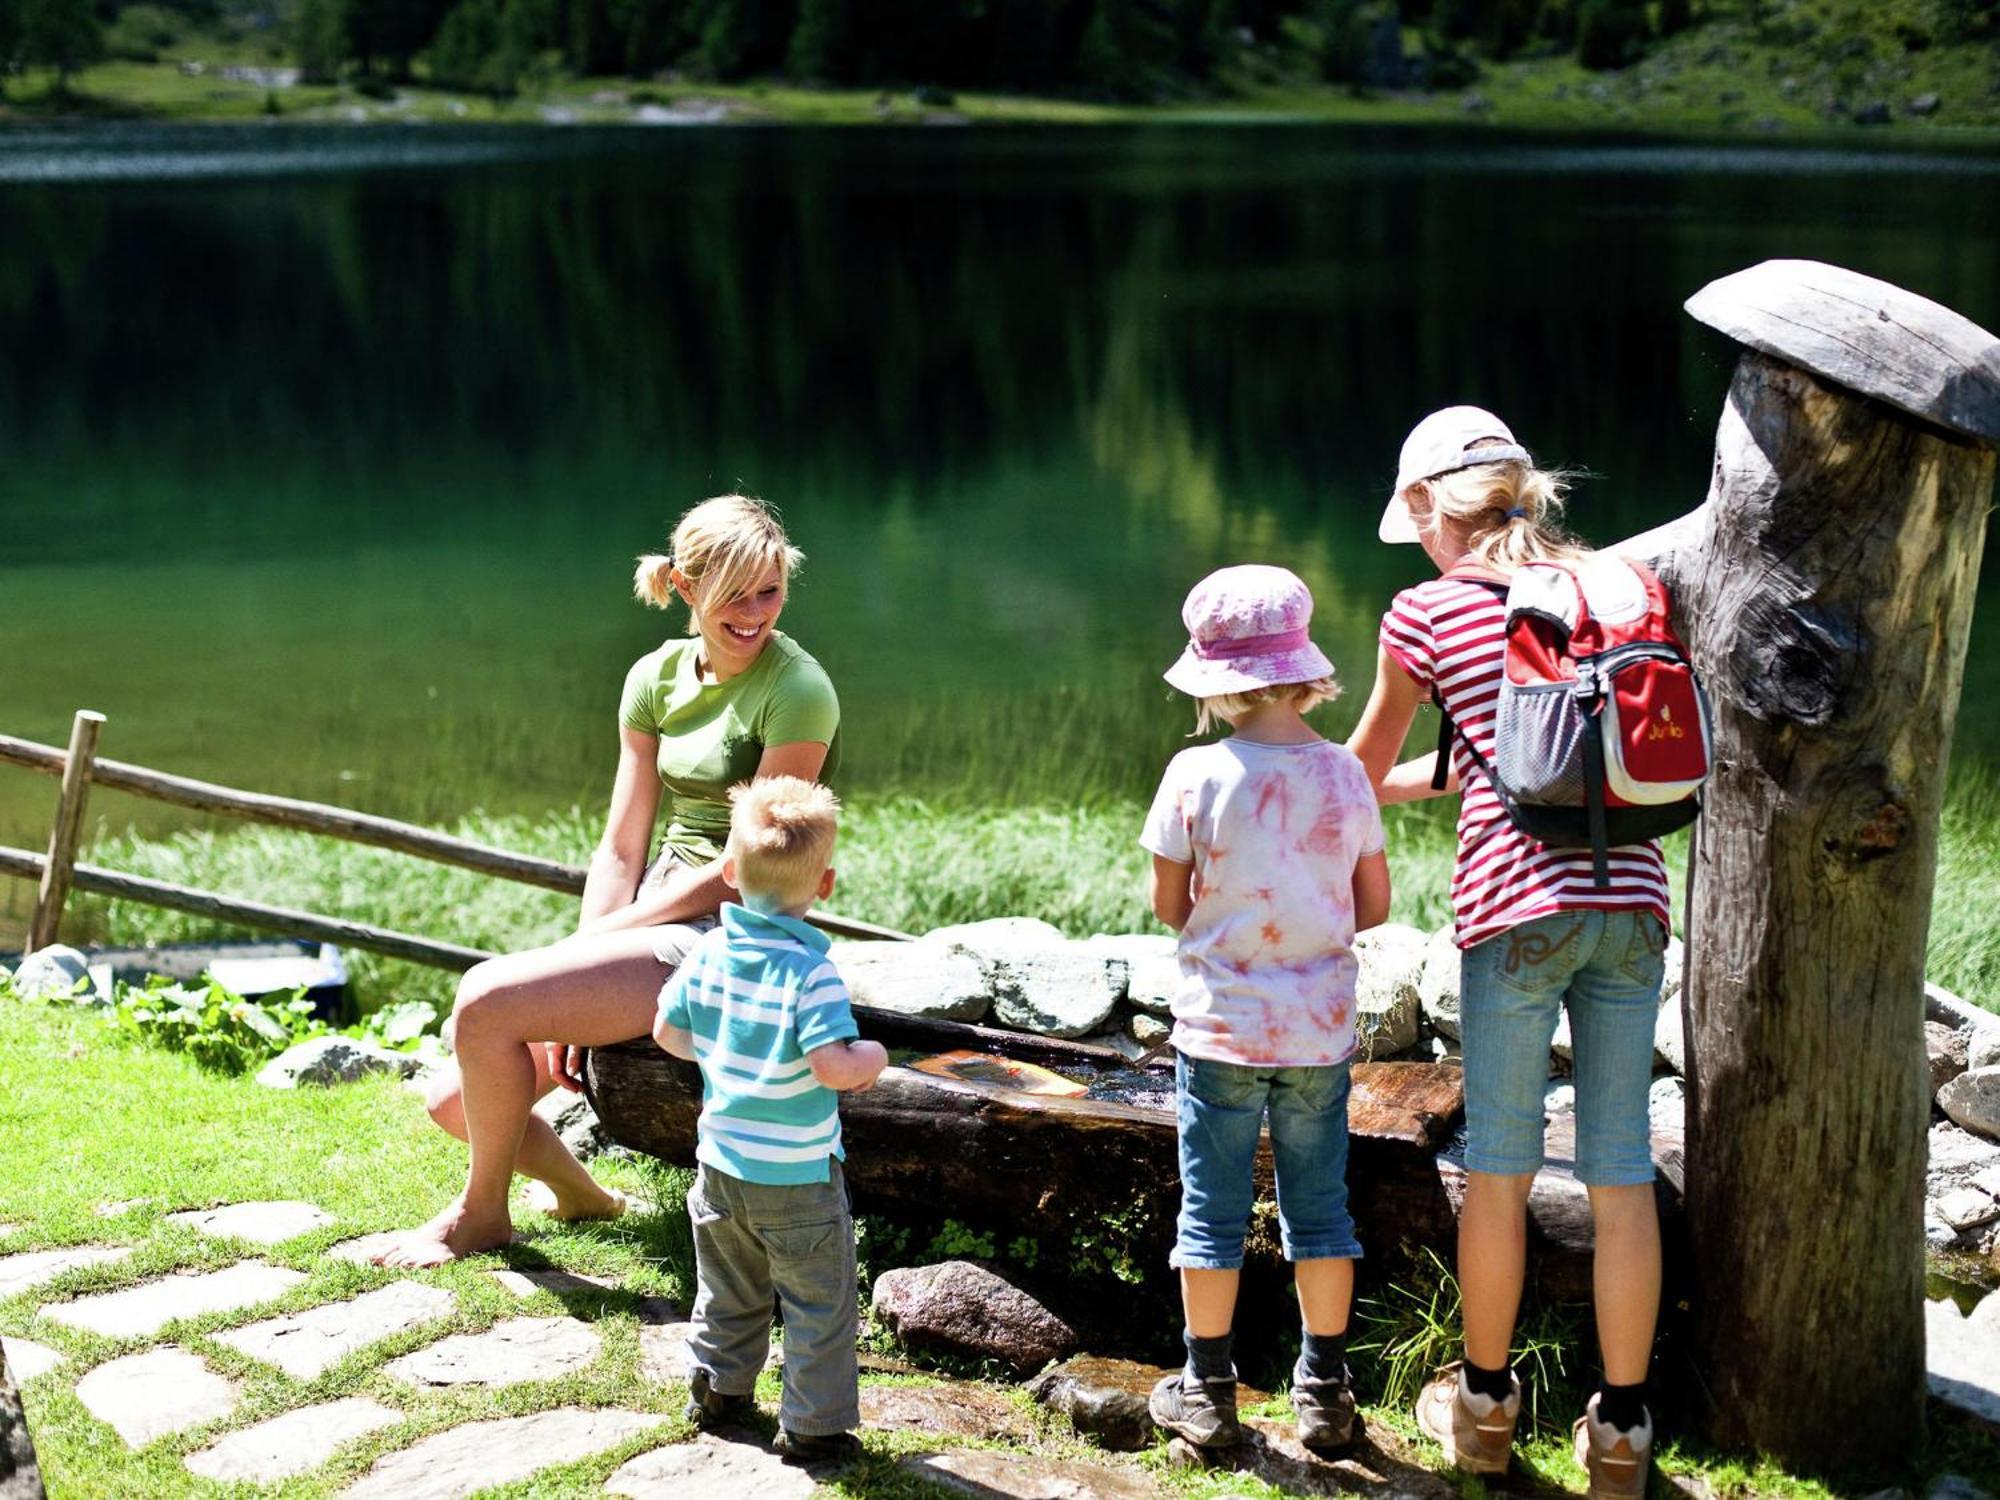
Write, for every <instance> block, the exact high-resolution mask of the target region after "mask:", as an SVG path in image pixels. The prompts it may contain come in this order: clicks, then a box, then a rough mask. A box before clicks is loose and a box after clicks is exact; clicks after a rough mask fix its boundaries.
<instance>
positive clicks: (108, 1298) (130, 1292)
mask: <svg viewBox="0 0 2000 1500" xmlns="http://www.w3.org/2000/svg"><path fill="white" fill-rule="evenodd" d="M305 1279H306V1278H305V1274H304V1273H303V1272H301V1271H293V1270H288V1269H286V1268H285V1267H283V1266H271V1265H266V1264H265V1263H264V1262H263V1261H261V1260H246V1261H238V1262H237V1263H236V1264H235V1265H233V1266H225V1267H224V1268H223V1269H222V1270H220V1271H200V1272H197V1271H183V1272H181V1273H180V1274H179V1275H178V1276H162V1277H161V1278H160V1279H159V1280H158V1281H147V1282H142V1283H140V1284H139V1285H138V1286H134V1287H127V1288H126V1289H125V1290H124V1291H122V1292H100V1293H99V1294H98V1295H96V1296H94V1297H78V1298H77V1299H76V1300H75V1301H74V1302H59V1303H57V1304H56V1305H55V1306H53V1307H45V1308H43V1309H42V1316H43V1317H45V1318H47V1319H48V1320H49V1321H50V1322H52V1323H60V1324H62V1325H63V1326H64V1327H65V1328H81V1329H83V1330H84V1331H85V1332H86V1333H95V1334H100V1335H102V1336H103V1337H105V1338H108V1339H139V1338H150V1337H152V1335H154V1334H156V1333H158V1332H159V1331H160V1330H161V1329H162V1328H165V1327H166V1326H167V1325H168V1324H169V1323H171V1322H173V1321H174V1320H175V1319H177V1318H198V1317H201V1316H202V1315H203V1314H205V1313H212V1312H237V1311H240V1310H242V1309H244V1308H251V1307H256V1306H257V1305H258V1304H260V1303H264V1302H272V1301H276V1300H277V1299H278V1298H279V1297H282V1296H284V1295H285V1293H287V1292H289V1291H290V1290H291V1289H292V1288H293V1287H295V1286H298V1285H300V1284H301V1283H302V1282H304V1281H305Z"/></svg>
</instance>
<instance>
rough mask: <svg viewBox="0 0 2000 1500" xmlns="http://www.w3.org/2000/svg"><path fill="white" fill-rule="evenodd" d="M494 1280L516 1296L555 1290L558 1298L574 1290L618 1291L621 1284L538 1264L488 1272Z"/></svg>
mask: <svg viewBox="0 0 2000 1500" xmlns="http://www.w3.org/2000/svg"><path fill="white" fill-rule="evenodd" d="M486 1274H487V1275H488V1276H491V1277H492V1278H493V1280H494V1282H495V1283H496V1284H497V1285H499V1286H500V1287H501V1288H502V1289H504V1290H506V1291H509V1292H512V1293H513V1294H514V1295H515V1296H516V1297H532V1296H534V1295H535V1293H537V1292H554V1293H555V1294H556V1295H557V1296H558V1297H561V1296H564V1295H567V1294H570V1293H575V1292H615V1291H617V1290H618V1283H617V1282H615V1281H613V1280H612V1279H611V1278H610V1277H608V1276H584V1275H581V1274H580V1273H578V1272H576V1271H565V1270H563V1269H562V1268H561V1267H559V1266H537V1267H535V1268H533V1269H532V1270H526V1271H515V1270H511V1269H501V1270H498V1271H488V1272H487V1273H486Z"/></svg>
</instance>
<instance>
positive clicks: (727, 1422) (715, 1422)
mask: <svg viewBox="0 0 2000 1500" xmlns="http://www.w3.org/2000/svg"><path fill="white" fill-rule="evenodd" d="M714 1380H715V1377H714V1376H713V1375H711V1374H709V1373H708V1370H707V1368H706V1367H704V1366H702V1365H696V1366H695V1367H694V1369H693V1371H692V1372H690V1373H689V1375H688V1403H687V1405H686V1407H684V1408H683V1409H682V1411H681V1415H682V1416H683V1417H685V1418H687V1420H688V1421H690V1422H692V1423H694V1425H695V1426H697V1427H699V1428H700V1429H701V1430H702V1431H703V1432H713V1431H714V1430H715V1429H716V1428H718V1427H731V1426H740V1425H741V1424H743V1423H744V1422H747V1421H749V1420H750V1419H751V1418H752V1417H754V1416H756V1415H757V1400H756V1398H755V1397H754V1396H725V1395H723V1393H722V1392H721V1391H718V1390H717V1389H715V1386H714Z"/></svg>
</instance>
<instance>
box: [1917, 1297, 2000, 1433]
mask: <svg viewBox="0 0 2000 1500" xmlns="http://www.w3.org/2000/svg"><path fill="white" fill-rule="evenodd" d="M1924 1344H1925V1359H1926V1364H1927V1367H1928V1370H1929V1374H1930V1388H1931V1394H1932V1395H1933V1396H1935V1397H1937V1398H1938V1400H1940V1401H1942V1402H1944V1403H1945V1404H1946V1405H1947V1406H1950V1407H1952V1408H1953V1409H1954V1410H1957V1411H1961V1412H1964V1413H1966V1414H1967V1415H1968V1416H1971V1417H1974V1418H1976V1419H1977V1420H1978V1421H1980V1422H1982V1423H1984V1424H1987V1425H1989V1426H1996V1427H2000V1302H1996V1300H1995V1297H1994V1296H1993V1295H1989V1296H1988V1297H1987V1298H1986V1299H1985V1301H1983V1302H1982V1303H1980V1305H1979V1306H1978V1307H1976V1308H1974V1309H1973V1313H1972V1316H1971V1317H1970V1318H1967V1317H1965V1316H1964V1315H1963V1314H1961V1313H1960V1312H1959V1310H1958V1307H1957V1304H1955V1303H1953V1302H1952V1301H1951V1300H1950V1299H1949V1298H1945V1299H1941V1300H1939V1301H1936V1302H1926V1303H1925V1304H1924Z"/></svg>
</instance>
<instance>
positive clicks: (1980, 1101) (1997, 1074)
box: [1937, 1067, 2000, 1140]
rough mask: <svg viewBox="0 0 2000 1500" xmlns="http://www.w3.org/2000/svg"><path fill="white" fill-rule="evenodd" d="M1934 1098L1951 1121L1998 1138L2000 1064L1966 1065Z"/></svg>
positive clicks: (1999, 1122)
mask: <svg viewBox="0 0 2000 1500" xmlns="http://www.w3.org/2000/svg"><path fill="white" fill-rule="evenodd" d="M1937 1102H1938V1107H1939V1108H1940V1109H1942V1110H1943V1111H1944V1112H1945V1114H1946V1115H1948V1116H1949V1117H1950V1118H1951V1119H1952V1121H1953V1122H1954V1123H1956V1124H1958V1125H1960V1126H1963V1127H1964V1128H1965V1129H1967V1130H1969V1131H1971V1132H1972V1133H1973V1134H1974V1135H1980V1136H1984V1137H1985V1138H1986V1139H1987V1140H2000V1067H1986V1068H1971V1069H1968V1070H1967V1071H1966V1072H1963V1073H1961V1074H1959V1075H1958V1077H1956V1078H1954V1079H1952V1081H1951V1082H1950V1083H1947V1084H1946V1085H1945V1086H1944V1087H1943V1088H1941V1089H1939V1090H1938V1095H1937Z"/></svg>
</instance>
